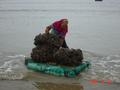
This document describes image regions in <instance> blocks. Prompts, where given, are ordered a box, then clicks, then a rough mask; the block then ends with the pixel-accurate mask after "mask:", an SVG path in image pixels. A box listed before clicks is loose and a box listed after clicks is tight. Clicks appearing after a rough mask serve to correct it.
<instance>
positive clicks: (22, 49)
mask: <svg viewBox="0 0 120 90" xmlns="http://www.w3.org/2000/svg"><path fill="white" fill-rule="evenodd" d="M62 18H67V19H68V20H69V24H68V26H69V28H68V33H67V35H66V42H67V44H68V46H69V47H70V48H75V49H81V50H82V51H83V55H84V59H85V60H88V61H90V63H91V66H90V68H89V69H88V70H85V71H84V72H82V73H81V74H80V76H77V77H75V78H66V77H56V76H52V75H46V74H43V73H39V72H34V71H31V70H28V69H27V68H26V66H25V65H24V60H25V57H30V54H31V51H32V48H34V47H35V45H34V44H33V43H34V38H35V36H36V35H38V34H39V33H44V30H45V28H46V26H48V25H50V24H51V23H53V22H54V21H56V20H59V19H62ZM119 19H120V1H119V0H117V1H116V0H103V1H102V2H95V1H94V0H74V1H70V0H50V1H49V0H21V1H18V0H0V90H9V89H11V90H54V89H57V88H59V89H58V90H64V89H66V90H70V89H72V90H78V89H81V90H82V89H83V90H120V42H119V39H120V30H119V29H120V25H119V24H120V20H119ZM90 80H97V83H96V84H93V83H90ZM101 80H104V81H105V82H104V83H101ZM107 80H110V81H111V83H110V84H107V83H106V81H107Z"/></svg>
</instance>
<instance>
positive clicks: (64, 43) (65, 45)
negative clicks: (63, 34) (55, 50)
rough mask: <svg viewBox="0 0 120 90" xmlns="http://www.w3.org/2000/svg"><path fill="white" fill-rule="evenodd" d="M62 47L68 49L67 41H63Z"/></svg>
mask: <svg viewBox="0 0 120 90" xmlns="http://www.w3.org/2000/svg"><path fill="white" fill-rule="evenodd" d="M62 47H63V48H68V46H67V44H66V41H65V39H64V41H63V45H62Z"/></svg>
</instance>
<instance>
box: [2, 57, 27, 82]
mask: <svg viewBox="0 0 120 90" xmlns="http://www.w3.org/2000/svg"><path fill="white" fill-rule="evenodd" d="M5 57H7V58H9V59H7V61H5V62H4V63H3V65H1V66H0V79H7V80H15V79H23V78H24V77H25V74H26V72H27V69H26V67H25V66H24V57H25V56H24V55H13V56H5Z"/></svg>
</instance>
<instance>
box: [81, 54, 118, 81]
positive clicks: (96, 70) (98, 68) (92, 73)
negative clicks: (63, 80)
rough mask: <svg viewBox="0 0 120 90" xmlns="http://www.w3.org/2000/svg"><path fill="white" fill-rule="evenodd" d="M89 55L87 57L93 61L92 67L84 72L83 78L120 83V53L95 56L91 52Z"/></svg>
mask: <svg viewBox="0 0 120 90" xmlns="http://www.w3.org/2000/svg"><path fill="white" fill-rule="evenodd" d="M89 54H90V53H89ZM89 56H90V57H87V58H89V60H90V62H91V67H90V69H89V70H88V71H87V72H84V73H82V75H83V76H84V77H83V78H85V79H96V80H98V81H101V80H104V81H107V80H111V82H113V83H120V55H110V56H97V55H96V56H95V55H94V56H93V55H92V54H91V55H89Z"/></svg>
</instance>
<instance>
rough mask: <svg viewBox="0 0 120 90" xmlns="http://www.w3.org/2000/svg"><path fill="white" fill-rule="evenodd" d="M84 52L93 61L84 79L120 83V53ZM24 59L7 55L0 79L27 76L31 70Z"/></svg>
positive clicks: (0, 72) (83, 76)
mask: <svg viewBox="0 0 120 90" xmlns="http://www.w3.org/2000/svg"><path fill="white" fill-rule="evenodd" d="M83 53H84V58H85V59H87V60H89V61H90V62H91V66H90V68H89V69H87V70H86V71H85V72H82V73H81V76H82V78H83V79H86V80H90V79H96V80H98V81H101V80H104V81H107V80H111V82H113V83H120V55H109V56H101V55H97V54H94V53H91V52H87V51H84V52H83ZM1 55H2V56H3V54H1ZM1 55H0V56H1ZM5 59H6V60H5ZM24 59H25V55H5V56H4V60H5V61H4V63H3V64H2V65H1V66H0V79H1V80H2V79H7V80H15V79H23V78H24V77H26V76H27V74H28V72H29V70H27V68H26V67H25V65H24Z"/></svg>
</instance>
